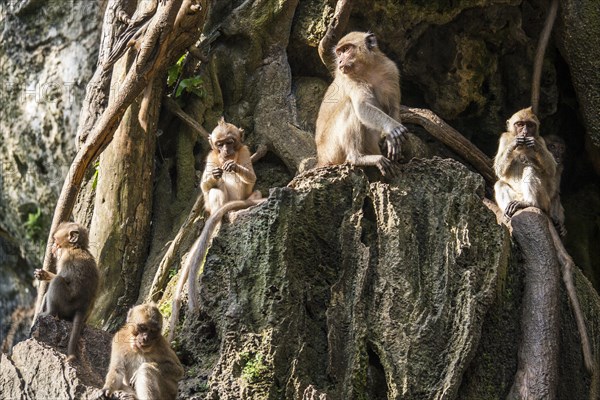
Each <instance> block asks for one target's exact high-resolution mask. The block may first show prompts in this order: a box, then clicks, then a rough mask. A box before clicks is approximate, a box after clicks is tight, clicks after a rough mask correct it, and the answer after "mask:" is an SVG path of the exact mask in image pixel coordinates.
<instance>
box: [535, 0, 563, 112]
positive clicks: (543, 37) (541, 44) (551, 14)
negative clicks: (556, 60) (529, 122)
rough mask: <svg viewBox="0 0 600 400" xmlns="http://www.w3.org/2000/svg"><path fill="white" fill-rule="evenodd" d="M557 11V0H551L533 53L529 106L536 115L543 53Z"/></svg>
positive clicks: (538, 104)
mask: <svg viewBox="0 0 600 400" xmlns="http://www.w3.org/2000/svg"><path fill="white" fill-rule="evenodd" d="M557 12H558V0H552V4H550V10H548V15H547V16H546V22H544V29H543V30H542V33H541V34H540V40H539V41H538V46H537V51H536V53H535V59H534V63H533V76H532V77H531V108H532V109H533V113H534V114H535V115H538V111H539V108H540V82H541V80H542V67H543V65H544V54H546V48H547V47H548V40H549V39H550V33H552V27H553V26H554V21H555V20H556V13H557Z"/></svg>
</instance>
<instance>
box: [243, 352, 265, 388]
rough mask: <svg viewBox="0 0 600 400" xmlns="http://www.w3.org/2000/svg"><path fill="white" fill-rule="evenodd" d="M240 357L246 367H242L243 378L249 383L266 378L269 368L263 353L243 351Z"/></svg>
mask: <svg viewBox="0 0 600 400" xmlns="http://www.w3.org/2000/svg"><path fill="white" fill-rule="evenodd" d="M240 359H241V362H242V364H244V368H243V369H242V378H243V379H244V380H245V381H246V382H248V383H256V382H260V381H262V380H264V379H265V377H266V374H267V372H268V371H269V368H268V367H267V365H266V364H265V360H264V356H263V354H262V353H260V352H259V353H255V354H253V353H249V352H247V351H243V352H241V353H240Z"/></svg>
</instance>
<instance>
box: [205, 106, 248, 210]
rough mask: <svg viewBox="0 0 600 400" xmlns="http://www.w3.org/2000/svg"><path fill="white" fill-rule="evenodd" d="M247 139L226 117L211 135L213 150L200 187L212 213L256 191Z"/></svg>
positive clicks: (208, 158)
mask: <svg viewBox="0 0 600 400" xmlns="http://www.w3.org/2000/svg"><path fill="white" fill-rule="evenodd" d="M243 139H244V130H243V129H241V128H237V127H236V126H235V125H233V124H229V123H227V122H225V119H224V118H221V120H220V121H219V123H218V125H217V127H216V128H215V129H214V130H213V131H212V133H211V134H210V136H209V137H208V141H209V143H210V147H211V151H210V153H209V154H208V156H207V157H206V167H205V169H204V173H203V174H202V183H201V185H200V186H201V189H202V194H203V195H204V208H205V209H206V211H208V212H209V213H211V214H212V213H214V212H215V211H217V210H218V209H219V208H220V207H222V206H223V205H224V204H225V203H227V202H228V201H234V200H246V199H247V198H248V197H250V195H251V194H252V190H253V189H254V183H255V182H256V175H255V174H254V168H253V167H252V161H251V160H250V150H248V146H245V145H244V144H243V143H242V142H243Z"/></svg>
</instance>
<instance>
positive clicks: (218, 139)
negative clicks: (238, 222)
mask: <svg viewBox="0 0 600 400" xmlns="http://www.w3.org/2000/svg"><path fill="white" fill-rule="evenodd" d="M243 133H244V130H243V129H241V128H238V127H236V126H235V125H233V124H230V123H227V122H225V119H224V118H221V119H220V121H219V123H218V124H217V126H216V127H215V129H214V130H213V131H212V133H211V134H210V136H209V138H208V141H209V143H210V146H211V150H210V152H209V154H208V156H207V157H206V167H205V169H204V173H203V174H202V183H201V188H202V194H203V197H204V207H205V209H206V211H208V212H209V213H210V217H209V218H208V219H207V220H206V222H205V224H204V229H203V230H202V233H201V235H200V237H198V239H196V241H195V242H194V244H193V245H192V248H191V249H190V253H189V255H188V257H187V259H186V262H185V264H184V266H183V269H182V273H181V275H180V276H179V280H178V282H177V286H176V288H175V294H174V295H173V306H172V312H171V320H170V323H169V338H173V335H174V333H175V325H176V324H177V321H178V318H179V310H180V308H181V298H182V295H183V288H184V286H185V283H186V282H189V307H190V309H191V310H192V311H197V310H198V308H199V305H198V300H197V297H198V285H197V282H196V280H197V279H198V271H199V269H200V264H201V262H202V260H203V259H204V256H205V255H206V252H207V251H208V247H209V245H210V241H211V239H212V237H213V235H214V233H215V231H216V230H217V228H218V227H219V226H220V223H221V219H222V218H223V217H224V216H225V215H226V214H227V213H228V212H230V211H234V210H242V209H245V208H248V207H251V206H254V205H257V204H260V203H262V202H263V201H265V199H263V198H261V193H260V192H259V191H254V183H255V182H256V175H255V174H254V168H253V167H252V161H251V158H250V150H249V149H248V146H246V145H244V144H243V139H244V135H243Z"/></svg>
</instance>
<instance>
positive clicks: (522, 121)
mask: <svg viewBox="0 0 600 400" xmlns="http://www.w3.org/2000/svg"><path fill="white" fill-rule="evenodd" d="M539 126H540V122H539V120H538V118H537V117H536V116H535V114H534V113H533V112H532V111H531V107H530V108H525V109H522V110H520V111H517V112H516V113H515V114H514V115H513V116H512V117H511V118H510V119H509V120H508V121H507V123H506V128H507V132H504V133H503V134H502V136H501V137H500V143H499V145H498V153H497V154H496V158H495V159H494V170H495V171H496V175H497V176H498V181H497V182H496V185H495V186H494V190H495V194H496V202H497V203H498V206H499V207H500V209H501V210H502V211H503V212H504V215H505V216H506V217H507V218H511V217H512V216H513V215H514V213H515V212H517V211H518V210H520V209H523V208H526V207H537V208H540V209H541V210H542V211H544V212H545V213H546V214H548V215H549V214H550V202H551V199H552V197H553V196H554V194H555V192H556V161H554V158H553V157H552V154H551V153H550V152H549V151H548V149H547V148H546V143H545V142H544V139H542V137H541V136H540V135H539V132H538V131H539Z"/></svg>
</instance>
